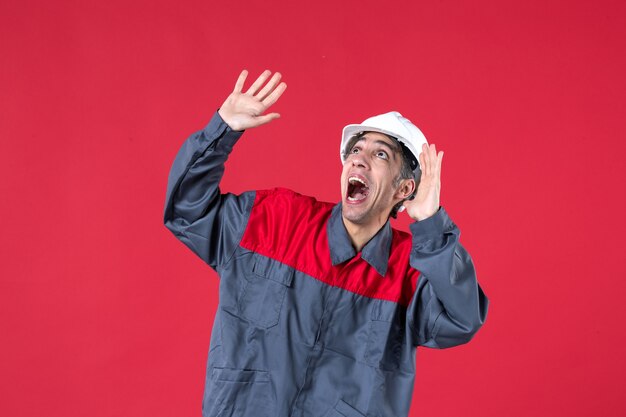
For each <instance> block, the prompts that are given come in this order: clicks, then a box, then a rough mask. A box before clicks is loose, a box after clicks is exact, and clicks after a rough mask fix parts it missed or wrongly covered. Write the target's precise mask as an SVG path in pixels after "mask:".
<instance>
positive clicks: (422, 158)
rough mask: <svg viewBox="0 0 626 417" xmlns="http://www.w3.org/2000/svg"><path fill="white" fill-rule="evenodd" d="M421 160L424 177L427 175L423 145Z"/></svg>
mask: <svg viewBox="0 0 626 417" xmlns="http://www.w3.org/2000/svg"><path fill="white" fill-rule="evenodd" d="M419 160H420V169H421V170H422V175H426V158H425V157H424V145H422V152H420V156H419Z"/></svg>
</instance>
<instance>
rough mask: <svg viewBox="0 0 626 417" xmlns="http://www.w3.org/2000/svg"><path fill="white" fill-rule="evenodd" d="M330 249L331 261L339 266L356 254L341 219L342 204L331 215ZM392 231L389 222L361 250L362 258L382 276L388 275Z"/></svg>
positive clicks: (334, 208)
mask: <svg viewBox="0 0 626 417" xmlns="http://www.w3.org/2000/svg"><path fill="white" fill-rule="evenodd" d="M326 227H327V234H328V247H329V248H330V260H331V262H332V264H333V266H335V265H339V264H340V263H342V262H345V261H347V260H348V259H352V258H354V257H355V256H356V252H355V250H354V248H353V247H352V242H351V241H350V236H348V231H347V230H346V226H345V225H344V224H343V219H342V217H341V203H337V205H335V207H333V210H332V212H331V214H330V218H329V219H328V224H327V226H326ZM391 240H392V230H391V224H390V223H389V220H387V223H385V225H384V226H383V227H381V228H380V230H379V231H378V232H377V233H376V234H375V235H374V237H372V238H371V239H370V241H369V242H367V244H366V245H365V246H364V247H363V249H362V250H361V258H362V259H363V260H364V261H365V262H367V263H368V264H370V265H371V266H372V267H373V268H374V269H375V270H376V272H378V273H379V274H380V275H381V276H383V277H384V276H385V274H386V273H387V263H388V261H389V252H390V250H391Z"/></svg>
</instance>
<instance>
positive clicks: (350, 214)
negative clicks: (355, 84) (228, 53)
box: [165, 71, 488, 417]
mask: <svg viewBox="0 0 626 417" xmlns="http://www.w3.org/2000/svg"><path fill="white" fill-rule="evenodd" d="M270 76H271V73H270V72H269V71H265V72H264V73H263V74H261V76H260V77H259V78H258V79H257V80H256V81H255V82H254V83H253V84H252V85H251V86H250V87H249V88H248V89H247V90H246V91H245V92H243V91H244V90H243V87H244V82H245V80H246V77H247V72H246V71H243V72H242V73H241V75H240V76H239V79H238V80H237V83H236V85H235V89H234V91H233V93H232V94H230V96H229V97H228V98H227V99H226V101H225V102H224V104H223V105H222V106H221V108H220V109H219V111H218V112H217V113H216V114H215V115H214V116H213V118H212V119H211V121H210V122H209V124H208V125H207V127H206V128H204V129H203V130H202V131H200V132H197V133H195V134H193V135H192V136H191V137H190V138H189V139H187V141H186V142H185V143H184V144H183V146H182V148H181V150H180V151H179V152H178V155H177V156H176V159H175V161H174V164H173V166H172V170H171V172H170V177H169V182H168V189H167V201H166V206H165V225H166V226H167V227H168V229H170V230H171V231H172V232H173V233H174V234H175V235H176V237H177V238H178V239H180V240H181V241H182V242H183V243H185V244H186V245H187V246H188V247H189V248H191V250H193V251H194V252H195V253H196V254H197V255H198V256H200V257H201V258H202V259H203V260H204V261H205V262H206V263H208V264H209V265H210V266H211V267H212V268H214V269H215V270H216V271H217V272H218V273H219V276H220V299H219V308H218V311H217V313H216V317H215V322H214V325H213V331H212V335H211V348H210V352H209V359H208V366H207V374H206V382H205V384H206V385H205V393H204V400H203V404H202V409H203V415H204V416H205V417H208V416H254V417H269V416H294V417H300V416H307V417H308V416H310V417H319V416H349V417H359V416H406V415H407V414H408V412H409V406H410V403H411V395H412V389H413V381H414V378H415V349H416V346H418V345H420V346H429V347H435V348H445V347H450V346H455V345H458V344H461V343H466V342H468V341H469V340H470V339H471V338H472V336H473V335H474V333H475V332H476V331H477V330H478V329H479V328H480V326H481V325H482V323H483V322H484V320H485V317H486V313H487V304H488V301H487V299H486V297H485V296H484V294H483V292H482V290H481V289H480V287H479V286H478V283H477V281H476V275H475V272H474V267H473V264H472V261H471V258H470V257H469V255H468V253H467V252H466V251H465V249H464V248H463V247H462V246H461V244H460V243H459V230H458V228H457V227H456V225H455V224H454V223H453V222H452V221H451V220H450V218H449V217H448V215H447V214H446V212H445V210H444V209H443V208H442V207H440V206H439V190H440V171H441V161H442V158H443V153H442V152H439V153H437V151H436V148H435V145H432V144H431V145H430V146H429V145H427V144H426V139H425V138H424V137H423V135H422V134H421V132H419V129H417V127H415V126H414V125H413V124H411V122H409V121H408V120H407V119H405V118H403V117H402V116H400V115H399V113H388V114H385V115H380V116H376V117H373V118H370V119H368V120H366V121H365V122H364V123H363V124H361V125H350V126H347V127H346V128H345V129H344V137H343V140H342V146H341V159H342V161H343V171H342V175H341V191H342V201H341V202H340V203H338V204H329V203H323V202H318V201H316V200H315V199H313V198H311V197H306V196H302V195H300V194H297V193H295V192H293V191H290V190H286V189H280V188H278V189H273V190H263V191H252V192H245V193H243V194H241V195H233V194H221V193H220V191H219V188H218V186H219V182H220V180H221V177H222V174H223V172H224V162H225V161H226V159H227V157H228V155H229V153H230V152H231V150H232V148H233V146H234V144H235V143H236V142H237V140H238V139H239V137H240V136H241V135H242V133H243V131H244V130H246V129H250V128H253V127H256V126H259V125H262V124H265V123H268V122H271V121H272V120H274V119H276V118H277V117H279V115H278V114H277V113H267V114H266V111H267V109H268V108H269V107H270V106H271V105H272V104H274V103H275V102H276V101H277V100H278V98H279V97H280V96H281V94H282V93H283V92H284V91H285V88H286V85H285V83H283V82H281V81H280V79H281V75H280V74H279V73H275V74H274V75H273V76H271V78H270ZM418 161H419V166H418ZM416 175H417V178H419V183H418V184H416V180H415V178H416ZM416 186H417V188H416ZM413 195H414V198H413V199H410V198H411V197H412V196H413ZM402 207H403V208H404V209H406V212H407V213H408V215H409V216H410V217H411V218H412V219H413V220H415V222H414V223H413V224H411V226H410V229H411V234H408V233H404V232H400V231H397V230H394V229H392V228H391V226H390V223H389V217H390V216H391V215H395V214H396V212H397V211H400V210H402Z"/></svg>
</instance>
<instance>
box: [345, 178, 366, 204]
mask: <svg viewBox="0 0 626 417" xmlns="http://www.w3.org/2000/svg"><path fill="white" fill-rule="evenodd" d="M369 192H370V189H369V187H368V186H367V183H366V182H365V181H364V180H362V179H361V178H358V177H354V176H353V177H350V178H348V196H347V198H348V201H352V202H358V201H363V200H365V198H366V197H367V195H368V194H369Z"/></svg>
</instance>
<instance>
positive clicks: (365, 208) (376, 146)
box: [341, 132, 402, 225]
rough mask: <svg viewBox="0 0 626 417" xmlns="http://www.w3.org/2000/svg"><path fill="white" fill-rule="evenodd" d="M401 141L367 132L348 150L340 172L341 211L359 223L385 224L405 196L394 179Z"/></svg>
mask: <svg viewBox="0 0 626 417" xmlns="http://www.w3.org/2000/svg"><path fill="white" fill-rule="evenodd" d="M397 149H398V144H397V143H394V141H393V139H391V138H389V137H388V136H386V135H383V134H382V133H377V132H367V133H366V134H365V135H363V136H362V137H361V138H360V139H359V140H358V141H357V142H356V143H355V144H354V145H353V146H352V148H351V149H349V150H348V156H347V158H346V161H345V162H344V164H343V171H342V173H341V196H342V203H343V204H342V214H343V217H344V219H345V220H348V221H350V222H352V223H354V224H358V225H368V224H371V223H372V222H375V223H377V224H384V222H386V221H387V218H388V216H389V212H390V211H391V209H392V207H393V206H394V205H395V204H396V203H398V202H399V201H400V200H401V199H402V198H401V196H399V194H400V191H399V187H394V184H393V182H394V179H395V178H397V177H398V175H399V173H400V167H401V166H402V159H401V158H402V157H401V156H400V151H399V150H397Z"/></svg>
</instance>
